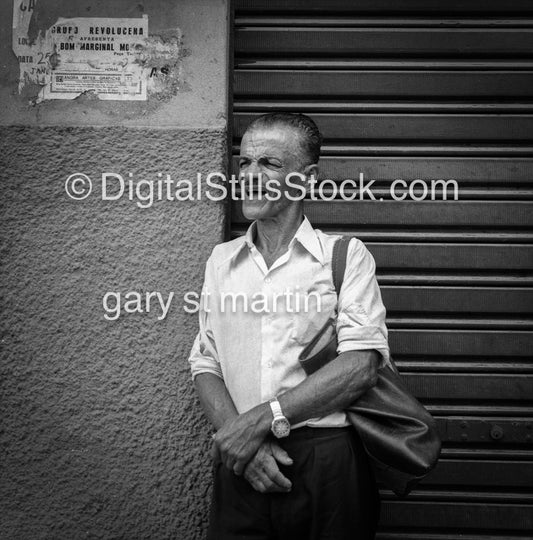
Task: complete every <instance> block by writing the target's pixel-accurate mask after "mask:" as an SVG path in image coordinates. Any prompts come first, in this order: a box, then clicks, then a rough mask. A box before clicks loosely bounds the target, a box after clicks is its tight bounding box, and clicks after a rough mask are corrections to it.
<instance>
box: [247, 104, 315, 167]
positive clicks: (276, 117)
mask: <svg viewBox="0 0 533 540" xmlns="http://www.w3.org/2000/svg"><path fill="white" fill-rule="evenodd" d="M273 126H287V127H290V128H293V129H296V130H297V131H298V133H299V134H300V144H301V146H302V149H303V151H304V152H305V155H306V157H307V158H308V159H309V160H310V163H309V164H311V163H317V162H318V159H319V157H320V146H321V144H322V136H321V135H320V131H319V130H318V127H317V125H316V124H315V123H314V122H313V120H311V118H309V116H307V115H305V114H301V113H288V112H273V113H267V114H263V115H261V116H259V117H257V118H256V119H255V120H254V121H253V122H252V123H251V124H250V125H249V126H248V128H247V130H246V131H251V130H253V129H256V128H269V127H273Z"/></svg>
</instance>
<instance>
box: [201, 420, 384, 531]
mask: <svg viewBox="0 0 533 540" xmlns="http://www.w3.org/2000/svg"><path fill="white" fill-rule="evenodd" d="M278 442H279V444H280V445H281V446H282V447H283V448H284V449H285V450H286V452H287V453H288V454H289V456H290V457H291V458H292V459H293V462H294V463H293V464H292V465H291V466H280V470H281V472H282V473H283V474H284V475H285V476H286V477H287V478H289V480H290V481H291V482H292V490H291V491H290V492H289V493H266V494H262V493H259V492H257V491H255V490H254V489H253V488H252V487H251V485H250V484H249V483H248V481H247V480H246V479H245V478H244V477H241V476H236V475H235V474H234V473H233V472H231V471H229V470H228V469H226V467H225V466H224V465H222V464H221V463H217V464H215V466H214V487H213V500H212V503H211V515H210V523H209V531H208V540H237V539H239V540H300V539H301V540H326V539H327V540H370V539H373V538H374V536H375V533H376V527H377V523H378V519H379V505H380V503H379V494H378V490H377V488H376V483H375V480H374V476H373V473H372V471H371V468H370V465H369V463H368V459H367V456H366V454H365V451H364V448H363V446H362V443H361V441H360V439H359V437H358V436H357V434H356V431H355V430H354V428H352V427H347V428H308V427H304V428H300V429H296V430H294V431H292V432H291V434H290V435H289V437H287V438H286V439H281V440H280V441H278Z"/></svg>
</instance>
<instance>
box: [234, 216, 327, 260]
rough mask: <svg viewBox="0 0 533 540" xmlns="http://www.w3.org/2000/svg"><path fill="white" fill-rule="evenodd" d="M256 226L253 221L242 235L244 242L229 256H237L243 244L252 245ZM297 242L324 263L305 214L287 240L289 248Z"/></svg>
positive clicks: (321, 252)
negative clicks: (290, 237) (288, 240)
mask: <svg viewBox="0 0 533 540" xmlns="http://www.w3.org/2000/svg"><path fill="white" fill-rule="evenodd" d="M256 227H257V222H256V221H254V222H253V223H252V224H251V225H250V226H249V227H248V230H247V231H246V233H245V235H244V242H243V243H242V244H241V245H240V246H239V247H238V248H237V249H236V250H235V251H234V252H233V253H232V255H231V258H233V257H235V256H237V254H238V253H239V252H240V250H241V249H242V248H243V247H244V246H248V247H249V248H250V249H251V248H253V247H254V236H255V229H256ZM296 241H297V242H299V243H300V244H301V245H302V246H303V247H304V248H305V249H306V250H307V251H308V252H309V253H310V254H311V255H313V257H314V258H315V259H316V260H317V261H318V262H319V263H320V264H322V265H323V264H324V253H323V251H322V245H321V243H320V240H319V239H318V236H317V234H316V232H315V230H314V229H313V226H312V225H311V223H310V222H309V220H308V219H307V216H304V219H303V221H302V223H301V224H300V226H299V227H298V230H297V231H296V233H295V234H294V236H293V238H292V240H291V241H290V242H289V249H291V248H292V246H293V245H294V243H295V242H296Z"/></svg>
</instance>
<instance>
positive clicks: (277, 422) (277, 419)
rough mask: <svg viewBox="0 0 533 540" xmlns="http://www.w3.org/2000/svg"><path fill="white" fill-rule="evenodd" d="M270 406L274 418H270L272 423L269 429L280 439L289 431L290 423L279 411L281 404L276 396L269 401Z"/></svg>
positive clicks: (286, 435) (287, 434)
mask: <svg viewBox="0 0 533 540" xmlns="http://www.w3.org/2000/svg"><path fill="white" fill-rule="evenodd" d="M269 404H270V408H271V409H272V415H273V416H274V419H273V420H272V425H271V426H270V430H271V431H272V434H273V435H274V437H276V439H282V438H283V437H288V436H289V433H290V431H291V425H290V423H289V421H288V420H287V418H285V416H284V415H283V413H282V412H281V406H280V404H279V401H278V400H277V398H272V399H271V400H270V401H269Z"/></svg>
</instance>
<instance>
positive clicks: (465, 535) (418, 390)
mask: <svg viewBox="0 0 533 540" xmlns="http://www.w3.org/2000/svg"><path fill="white" fill-rule="evenodd" d="M233 39H234V50H235V57H234V68H235V71H234V87H233V92H234V103H233V108H234V129H233V134H234V154H237V153H238V144H239V140H240V137H241V135H242V133H243V130H244V129H245V126H246V125H247V123H248V122H249V121H250V120H251V119H252V118H253V117H254V116H256V115H258V114H260V113H262V112H266V111H272V110H287V111H301V112H305V113H308V114H310V115H311V116H312V117H313V118H314V119H315V120H316V121H317V123H318V125H319V127H320V128H321V130H322V132H323V134H324V135H325V144H324V147H323V157H322V159H321V177H322V178H328V179H333V180H335V181H337V182H340V181H341V180H343V179H346V178H358V175H359V173H360V172H363V173H364V175H365V178H367V179H372V180H375V184H374V185H373V188H372V191H373V192H374V194H375V195H376V196H377V197H383V199H384V200H383V201H382V202H379V201H377V202H374V201H369V200H365V201H357V202H345V201H341V200H335V201H331V202H323V201H321V202H320V201H317V202H311V201H309V202H307V203H306V213H307V214H308V215H309V217H310V219H311V222H312V223H313V224H314V225H315V226H318V227H320V228H322V229H323V230H325V231H331V232H338V231H342V232H344V233H348V234H354V235H357V236H358V237H359V238H361V239H362V240H363V241H364V242H365V243H366V245H367V246H368V248H369V249H370V250H371V252H372V253H373V255H374V257H375V259H376V263H377V266H378V279H379V282H380V285H381V287H382V292H383V296H384V301H385V304H386V306H387V309H388V326H389V328H390V344H391V348H392V352H393V354H394V357H395V359H396V361H397V364H398V366H399V368H400V369H401V371H402V372H403V374H404V376H405V378H406V380H407V383H408V385H409V387H410V388H411V389H412V391H413V392H414V393H415V395H416V396H417V397H419V398H420V399H421V401H422V402H424V403H425V404H426V405H427V406H428V408H429V409H430V410H431V412H432V413H433V414H434V416H435V417H436V418H437V421H438V424H439V427H440V430H441V434H442V437H443V440H444V447H443V452H442V459H441V461H440V463H439V465H438V467H437V469H436V470H435V471H434V473H432V474H431V476H430V477H429V478H428V479H427V480H426V481H425V482H423V483H422V484H421V485H420V486H419V487H418V489H417V490H416V491H414V492H413V493H412V494H411V495H410V497H409V498H408V499H407V500H398V499H395V498H394V497H393V496H392V494H391V493H390V492H387V491H386V490H382V497H383V507H382V519H381V522H382V526H381V532H380V535H379V538H380V539H382V540H385V539H387V540H393V539H394V540H400V539H402V540H407V539H412V540H415V539H416V540H422V539H432V540H437V539H439V540H440V539H443V540H444V539H446V540H453V539H459V538H461V539H463V540H482V539H484V540H489V539H491V540H501V539H504V538H512V539H518V538H521V539H526V538H528V539H530V538H532V531H533V491H532V486H533V454H532V448H533V362H532V351H533V333H532V332H531V330H532V328H533V273H532V271H531V270H532V268H533V228H532V225H533V220H532V215H533V214H532V207H533V2H530V1H526V0H484V1H482V0H463V1H442V0H438V1H436V0H404V1H402V2H398V1H394V0H372V1H371V0H359V1H357V2H354V1H349V0H330V1H326V0H306V1H304V0H268V1H267V0H256V1H251V0H250V1H245V0H236V2H235V30H234V36H233ZM398 178H402V179H405V180H406V181H409V180H414V179H418V178H420V179H425V180H438V179H455V180H456V181H457V183H458V186H459V200H457V201H442V190H441V192H438V191H437V193H436V195H437V199H439V198H440V199H441V200H440V201H439V200H435V201H430V200H426V201H423V202H416V201H409V202H408V201H401V202H398V201H394V200H392V199H391V198H390V196H389V195H388V193H389V188H390V184H391V182H392V181H393V180H395V179H398ZM231 222H232V234H233V235H234V236H235V235H239V234H242V233H243V231H244V230H245V229H246V227H247V225H248V224H247V223H246V220H245V219H244V218H243V216H242V213H241V211H240V207H239V204H238V203H236V202H234V203H233V206H232V212H231Z"/></svg>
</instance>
